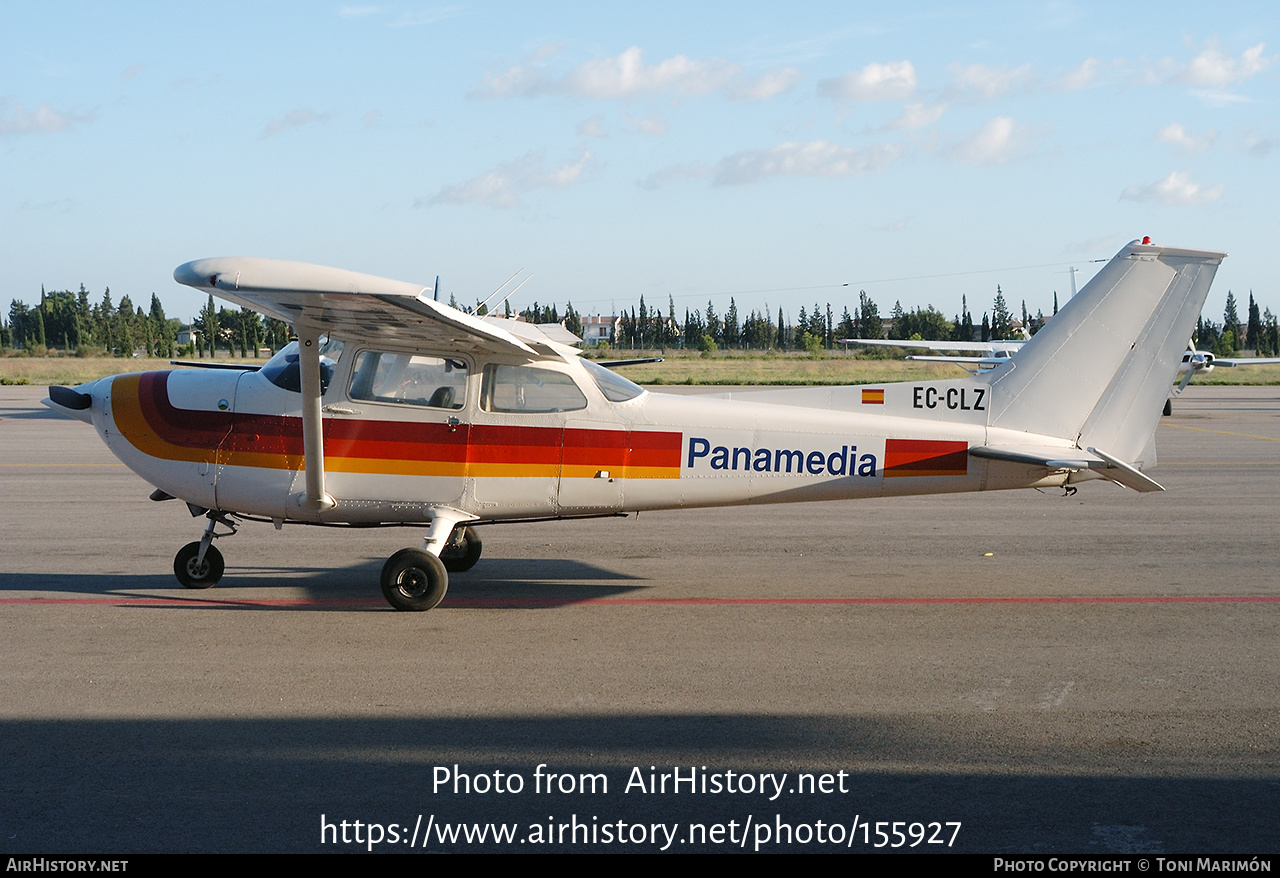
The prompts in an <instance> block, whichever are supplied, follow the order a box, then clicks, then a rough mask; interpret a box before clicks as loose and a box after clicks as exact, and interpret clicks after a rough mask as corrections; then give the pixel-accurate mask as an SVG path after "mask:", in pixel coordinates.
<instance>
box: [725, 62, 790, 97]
mask: <svg viewBox="0 0 1280 878" xmlns="http://www.w3.org/2000/svg"><path fill="white" fill-rule="evenodd" d="M799 81H800V71H799V70H796V69H795V68H794V67H778V68H775V69H773V70H768V71H766V72H765V73H764V74H763V75H762V76H761V77H760V78H759V79H757V80H756V81H755V82H749V81H748V82H743V83H742V84H741V85H739V86H737V87H736V88H734V89H733V90H732V91H730V92H729V93H728V96H729V97H731V98H733V99H735V100H739V101H767V100H769V98H773V97H777V96H778V95H780V94H783V93H784V92H788V91H790V90H791V88H792V87H793V86H794V85H795V84H796V83H797V82H799Z"/></svg>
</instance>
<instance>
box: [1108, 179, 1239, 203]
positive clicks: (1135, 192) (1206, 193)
mask: <svg viewBox="0 0 1280 878" xmlns="http://www.w3.org/2000/svg"><path fill="white" fill-rule="evenodd" d="M1225 189H1226V187H1225V186H1224V185H1222V184H1221V183H1219V184H1218V185H1217V186H1212V187H1209V188H1207V189H1206V188H1205V187H1204V186H1201V185H1200V184H1199V183H1192V182H1191V178H1190V176H1189V175H1188V174H1187V173H1186V172H1185V171H1174V172H1173V173H1172V174H1170V175H1169V176H1167V177H1165V178H1164V179H1163V180H1159V181H1157V182H1155V183H1151V184H1149V185H1147V186H1130V187H1129V188H1128V189H1125V190H1124V192H1122V193H1120V198H1121V200H1123V201H1157V202H1159V203H1160V204H1171V205H1186V204H1204V203H1206V202H1209V201H1213V200H1214V199H1216V198H1219V197H1221V196H1222V193H1223V191H1224V190H1225Z"/></svg>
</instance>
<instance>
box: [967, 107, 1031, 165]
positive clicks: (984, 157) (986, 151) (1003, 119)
mask: <svg viewBox="0 0 1280 878" xmlns="http://www.w3.org/2000/svg"><path fill="white" fill-rule="evenodd" d="M1022 134H1023V129H1022V126H1020V125H1018V123H1017V122H1015V121H1014V120H1013V119H1010V118H1009V117H1008V116H996V117H995V118H994V119H991V120H990V121H988V122H987V124H985V125H983V126H982V127H981V128H979V129H978V130H977V131H976V132H974V134H973V135H972V136H970V137H969V139H967V140H965V141H964V142H963V143H960V144H959V145H957V146H955V147H953V148H952V150H951V152H952V155H953V156H955V157H956V158H958V159H960V160H962V161H966V162H972V163H973V164H978V165H1003V164H1004V163H1005V162H1007V161H1008V160H1009V159H1010V158H1012V157H1013V155H1012V154H1013V153H1015V152H1017V151H1018V150H1020V149H1021V148H1022V146H1023V136H1022Z"/></svg>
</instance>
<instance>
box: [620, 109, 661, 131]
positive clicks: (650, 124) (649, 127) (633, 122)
mask: <svg viewBox="0 0 1280 878" xmlns="http://www.w3.org/2000/svg"><path fill="white" fill-rule="evenodd" d="M622 119H623V121H625V122H626V123H627V124H628V125H630V126H631V127H632V128H634V129H635V130H636V131H639V132H640V133H641V134H649V135H653V136H655V137H657V136H659V135H662V134H666V133H667V129H668V128H669V127H671V126H669V125H668V124H667V120H666V119H664V118H662V114H661V113H659V112H657V111H656V110H655V111H654V112H652V113H650V114H649V115H648V116H646V117H644V118H643V119H638V118H636V117H635V116H632V115H631V114H630V113H623V114H622Z"/></svg>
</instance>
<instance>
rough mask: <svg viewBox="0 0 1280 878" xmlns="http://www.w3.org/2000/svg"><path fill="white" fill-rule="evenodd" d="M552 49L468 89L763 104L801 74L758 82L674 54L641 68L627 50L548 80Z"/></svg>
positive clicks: (638, 57)
mask: <svg viewBox="0 0 1280 878" xmlns="http://www.w3.org/2000/svg"><path fill="white" fill-rule="evenodd" d="M554 53H555V50H552V51H550V52H546V51H545V47H544V50H539V53H538V54H536V55H535V56H534V57H532V58H529V59H526V60H525V61H522V62H521V63H519V64H516V65H513V66H512V67H509V68H508V69H506V70H504V71H502V72H501V73H496V74H493V73H491V74H489V75H487V76H485V78H484V81H483V82H482V83H481V84H480V85H479V86H477V87H476V88H475V89H473V90H472V91H471V94H470V96H471V97H476V98H505V97H538V96H540V95H562V96H568V97H577V98H591V99H596V100H617V99H624V98H631V97H637V96H642V95H657V94H674V95H689V96H697V95H706V94H712V93H717V92H718V93H721V94H723V95H724V96H726V97H729V98H733V99H736V100H765V99H768V98H771V97H775V96H777V95H779V94H782V93H783V92H785V91H787V90H788V89H790V88H791V87H792V86H793V85H794V84H795V83H796V81H798V79H799V76H800V74H799V73H798V72H797V71H796V70H794V69H793V68H790V67H785V68H778V69H774V70H771V71H769V72H767V73H765V74H764V75H763V76H761V77H760V78H758V79H755V80H751V79H749V78H748V77H747V76H746V75H745V74H744V73H743V70H742V65H741V64H738V63H736V62H732V61H726V60H725V59H723V58H711V59H708V60H706V61H698V60H694V59H692V58H689V57H687V56H685V55H673V56H672V57H670V58H667V59H665V60H662V61H659V62H658V63H656V64H646V63H645V61H644V52H643V51H642V50H641V49H640V48H639V47H638V46H632V47H631V48H630V49H627V50H626V51H625V52H622V53H621V54H618V55H611V56H609V57H605V58H593V59H591V60H590V61H584V62H583V63H581V64H579V65H578V66H577V67H574V68H573V69H572V70H570V71H569V72H568V73H566V74H565V75H564V76H562V77H559V78H557V77H555V76H553V75H552V74H551V73H550V72H549V71H548V70H547V69H546V66H545V64H544V63H543V62H544V61H545V60H546V59H547V58H548V57H550V55H552V54H554Z"/></svg>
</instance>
